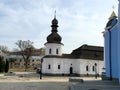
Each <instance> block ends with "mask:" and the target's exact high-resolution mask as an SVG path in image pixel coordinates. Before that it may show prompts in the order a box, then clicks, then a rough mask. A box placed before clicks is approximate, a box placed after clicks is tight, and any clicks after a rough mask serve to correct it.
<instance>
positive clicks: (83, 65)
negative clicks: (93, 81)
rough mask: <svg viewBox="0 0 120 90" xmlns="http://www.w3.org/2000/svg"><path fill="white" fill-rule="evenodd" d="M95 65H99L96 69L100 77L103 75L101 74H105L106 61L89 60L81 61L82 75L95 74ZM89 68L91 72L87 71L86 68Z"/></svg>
mask: <svg viewBox="0 0 120 90" xmlns="http://www.w3.org/2000/svg"><path fill="white" fill-rule="evenodd" d="M95 63H96V64H97V66H96V68H97V73H98V74H99V75H101V73H102V72H103V67H104V66H105V65H104V61H101V60H89V59H81V60H80V74H87V73H88V74H92V75H94V74H95V71H93V66H94V67H95ZM87 65H88V66H89V70H88V71H86V66H87Z"/></svg>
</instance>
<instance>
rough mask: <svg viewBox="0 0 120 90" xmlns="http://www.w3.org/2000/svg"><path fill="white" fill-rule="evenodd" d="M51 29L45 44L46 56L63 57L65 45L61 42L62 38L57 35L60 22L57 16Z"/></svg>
mask: <svg viewBox="0 0 120 90" xmlns="http://www.w3.org/2000/svg"><path fill="white" fill-rule="evenodd" d="M51 28H52V30H51V34H50V35H48V37H47V43H45V46H46V52H45V55H49V56H62V47H63V44H62V43H61V40H62V38H61V36H60V35H59V34H58V33H57V32H58V30H57V28H58V20H57V19H56V15H55V16H54V19H53V20H52V25H51Z"/></svg>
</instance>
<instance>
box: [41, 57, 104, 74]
mask: <svg viewBox="0 0 120 90" xmlns="http://www.w3.org/2000/svg"><path fill="white" fill-rule="evenodd" d="M95 63H96V64H97V73H98V74H100V75H101V72H102V68H103V67H104V62H103V61H98V60H88V59H64V58H44V59H43V64H42V72H43V73H48V74H63V73H64V74H69V73H70V71H69V70H70V67H73V73H75V74H85V75H86V74H87V73H88V74H93V75H94V74H95V71H92V67H93V66H95ZM71 64H72V65H71ZM48 65H51V69H48ZM58 65H60V69H58ZM86 65H88V66H89V71H86Z"/></svg>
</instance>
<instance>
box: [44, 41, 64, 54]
mask: <svg viewBox="0 0 120 90" xmlns="http://www.w3.org/2000/svg"><path fill="white" fill-rule="evenodd" d="M45 46H46V51H45V55H58V56H61V55H62V47H63V44H57V43H46V44H45ZM49 49H51V54H49ZM56 49H58V54H56Z"/></svg>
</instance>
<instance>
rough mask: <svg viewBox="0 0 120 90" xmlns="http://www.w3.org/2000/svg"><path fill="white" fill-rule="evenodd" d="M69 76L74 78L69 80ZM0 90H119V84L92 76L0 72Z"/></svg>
mask: <svg viewBox="0 0 120 90" xmlns="http://www.w3.org/2000/svg"><path fill="white" fill-rule="evenodd" d="M69 78H71V79H76V80H71V81H70V82H69ZM79 79H80V81H79ZM81 79H83V80H84V81H83V82H81ZM0 90H120V85H118V84H117V83H116V82H111V81H102V80H101V78H97V79H95V78H94V77H67V76H43V78H42V80H41V79H39V75H38V74H36V73H34V72H33V73H29V72H27V73H26V72H21V73H16V75H14V76H4V74H0Z"/></svg>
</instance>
